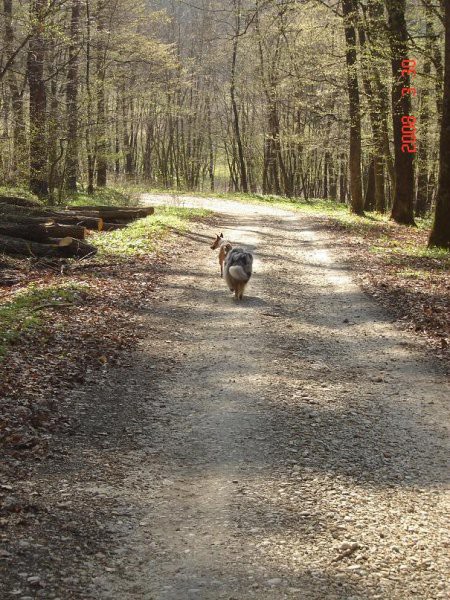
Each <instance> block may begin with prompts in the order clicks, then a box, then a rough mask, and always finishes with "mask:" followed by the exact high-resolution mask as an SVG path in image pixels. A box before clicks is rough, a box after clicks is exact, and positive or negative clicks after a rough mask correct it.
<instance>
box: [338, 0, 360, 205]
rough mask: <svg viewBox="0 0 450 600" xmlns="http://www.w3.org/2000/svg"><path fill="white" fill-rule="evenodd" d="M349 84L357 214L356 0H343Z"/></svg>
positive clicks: (352, 188)
mask: <svg viewBox="0 0 450 600" xmlns="http://www.w3.org/2000/svg"><path fill="white" fill-rule="evenodd" d="M342 11H343V15H344V28H345V42H346V51H345V56H346V62H347V85H348V98H349V113H350V195H351V201H350V208H351V211H352V212H353V213H355V214H357V215H362V214H364V201H363V192H362V180H361V114H360V102H359V87H358V75H357V59H356V32H355V20H356V18H357V11H358V5H357V2H356V0H343V2H342Z"/></svg>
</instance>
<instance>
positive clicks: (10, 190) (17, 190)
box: [0, 185, 42, 204]
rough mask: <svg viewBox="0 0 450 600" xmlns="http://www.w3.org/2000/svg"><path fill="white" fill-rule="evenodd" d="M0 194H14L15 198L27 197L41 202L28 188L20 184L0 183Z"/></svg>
mask: <svg viewBox="0 0 450 600" xmlns="http://www.w3.org/2000/svg"><path fill="white" fill-rule="evenodd" d="M0 196H15V197H16V198H27V199H28V200H34V201H35V202H37V203H38V204H42V202H41V201H40V200H39V198H38V197H37V196H35V195H34V194H32V193H31V192H30V190H28V189H27V188H25V187H21V186H7V185H0Z"/></svg>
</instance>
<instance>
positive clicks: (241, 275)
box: [228, 265, 251, 282]
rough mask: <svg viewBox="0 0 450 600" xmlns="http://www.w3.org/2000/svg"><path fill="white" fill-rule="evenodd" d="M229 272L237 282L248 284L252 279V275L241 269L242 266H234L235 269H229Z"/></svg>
mask: <svg viewBox="0 0 450 600" xmlns="http://www.w3.org/2000/svg"><path fill="white" fill-rule="evenodd" d="M228 272H229V273H230V275H231V277H232V278H233V279H236V281H245V282H247V281H248V280H249V279H250V277H251V273H246V272H245V271H244V268H243V267H241V266H240V265H238V266H234V267H229V269H228Z"/></svg>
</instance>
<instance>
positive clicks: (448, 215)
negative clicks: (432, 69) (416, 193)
mask: <svg viewBox="0 0 450 600" xmlns="http://www.w3.org/2000/svg"><path fill="white" fill-rule="evenodd" d="M449 139H450V5H449V3H448V2H446V3H445V72H444V98H443V106H442V121H441V143H440V152H439V158H440V161H439V162H440V174H439V187H438V192H437V197H436V212H435V216H434V223H433V229H432V230H431V234H430V239H429V245H430V246H438V247H439V248H450V144H449Z"/></svg>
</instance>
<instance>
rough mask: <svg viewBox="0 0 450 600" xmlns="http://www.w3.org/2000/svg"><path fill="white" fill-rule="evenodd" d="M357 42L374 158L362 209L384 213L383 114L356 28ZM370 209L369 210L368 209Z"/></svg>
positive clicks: (362, 33)
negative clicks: (368, 193)
mask: <svg viewBox="0 0 450 600" xmlns="http://www.w3.org/2000/svg"><path fill="white" fill-rule="evenodd" d="M358 31H359V40H360V44H361V63H362V69H361V72H362V80H363V85H364V90H365V92H366V96H367V102H368V104H369V115H370V123H371V126H372V132H373V141H374V156H373V159H372V161H371V166H370V169H369V179H370V177H371V176H372V177H373V180H372V181H371V183H372V184H373V188H370V187H369V186H368V187H367V190H366V197H365V200H364V207H365V209H366V210H374V209H375V208H376V209H377V210H378V211H380V212H384V211H385V206H386V199H385V195H384V168H383V157H384V141H383V124H382V119H383V112H382V110H380V109H381V106H380V100H381V98H380V97H379V96H378V97H377V95H376V94H375V90H376V85H375V86H373V84H372V80H371V77H370V73H371V71H372V70H375V66H373V65H371V64H370V54H369V56H368V54H367V44H366V32H365V30H364V28H363V27H359V28H358ZM369 189H370V190H371V191H370V193H372V189H373V197H372V196H370V195H369V197H368V195H367V192H368V191H369ZM369 207H370V208H369Z"/></svg>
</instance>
